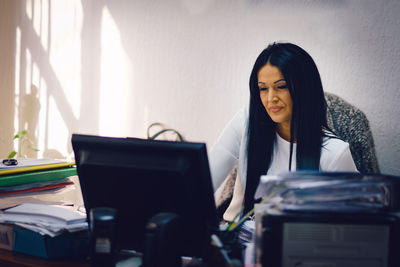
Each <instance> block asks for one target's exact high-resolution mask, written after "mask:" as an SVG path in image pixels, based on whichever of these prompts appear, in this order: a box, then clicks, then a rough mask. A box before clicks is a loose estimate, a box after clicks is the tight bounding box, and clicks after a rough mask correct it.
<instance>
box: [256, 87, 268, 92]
mask: <svg viewBox="0 0 400 267" xmlns="http://www.w3.org/2000/svg"><path fill="white" fill-rule="evenodd" d="M258 88H259V89H260V91H265V90H268V88H267V87H258Z"/></svg>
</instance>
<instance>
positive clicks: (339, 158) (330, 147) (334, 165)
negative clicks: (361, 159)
mask: <svg viewBox="0 0 400 267" xmlns="http://www.w3.org/2000/svg"><path fill="white" fill-rule="evenodd" d="M320 163H321V170H324V171H357V169H356V167H355V165H354V161H353V158H352V155H351V152H350V145H349V143H347V142H346V141H344V140H342V139H340V138H338V137H335V136H332V135H331V136H329V135H328V136H326V137H324V141H323V144H322V149H321V161H320Z"/></svg>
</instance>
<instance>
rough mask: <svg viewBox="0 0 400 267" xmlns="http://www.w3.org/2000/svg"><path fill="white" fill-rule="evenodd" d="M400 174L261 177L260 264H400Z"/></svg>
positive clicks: (378, 266)
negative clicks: (397, 253) (399, 248)
mask: <svg viewBox="0 0 400 267" xmlns="http://www.w3.org/2000/svg"><path fill="white" fill-rule="evenodd" d="M399 189H400V179H399V177H395V176H389V175H380V174H360V173H334V172H330V173H329V172H326V173H324V172H307V171H299V172H290V173H282V174H280V175H277V176H262V177H261V182H260V185H259V188H258V189H257V192H256V197H263V196H265V195H268V196H270V197H269V199H268V201H266V202H264V199H263V202H264V203H262V204H256V205H255V214H256V249H255V251H256V255H255V258H256V264H262V265H263V266H284V267H291V266H293V267H294V266H337V267H347V266H375V267H388V266H399V264H400V261H399V260H400V259H399V258H398V257H397V255H396V252H395V248H397V247H398V246H399V245H400V217H399V212H398V211H399V210H400V205H399Z"/></svg>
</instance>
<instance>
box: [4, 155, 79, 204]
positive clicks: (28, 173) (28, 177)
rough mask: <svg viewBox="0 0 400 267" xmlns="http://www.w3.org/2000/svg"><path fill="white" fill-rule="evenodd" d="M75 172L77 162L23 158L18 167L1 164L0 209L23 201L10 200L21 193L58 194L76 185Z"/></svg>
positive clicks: (25, 194)
mask: <svg viewBox="0 0 400 267" xmlns="http://www.w3.org/2000/svg"><path fill="white" fill-rule="evenodd" d="M74 175H76V168H75V167H74V163H73V162H64V161H58V160H53V159H26V158H21V159H18V165H15V166H5V165H3V164H0V203H1V204H0V209H4V208H8V207H11V206H12V205H15V204H20V203H22V202H20V203H19V202H18V201H10V200H12V199H14V200H15V198H20V197H21V196H31V195H35V194H42V193H46V192H47V193H56V192H57V191H59V190H61V189H63V188H65V187H67V186H71V185H73V183H74V182H73V181H72V180H71V179H70V177H71V176H74ZM8 203H10V205H8ZM53 204H55V203H53Z"/></svg>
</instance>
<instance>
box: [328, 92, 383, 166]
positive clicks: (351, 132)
mask: <svg viewBox="0 0 400 267" xmlns="http://www.w3.org/2000/svg"><path fill="white" fill-rule="evenodd" d="M325 99H326V102H327V119H328V126H329V127H330V128H331V129H332V130H333V131H334V132H335V134H336V135H338V136H339V137H340V138H341V139H343V140H344V141H346V142H348V143H349V145H350V151H351V154H352V156H353V159H354V163H355V164H356V167H357V169H358V171H359V172H362V173H380V171H379V166H378V160H377V157H376V152H375V145H374V139H373V137H372V132H371V129H370V127H369V122H368V119H367V117H366V116H365V114H364V113H363V112H362V111H361V110H360V109H358V108H357V107H355V106H353V105H352V104H350V103H348V102H347V101H345V100H344V99H343V98H340V97H339V96H337V95H334V94H332V93H328V92H325Z"/></svg>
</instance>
